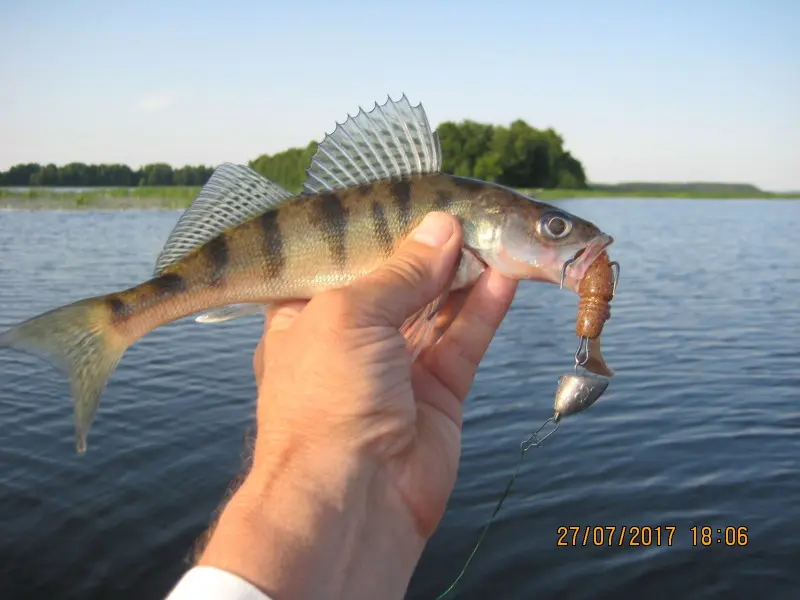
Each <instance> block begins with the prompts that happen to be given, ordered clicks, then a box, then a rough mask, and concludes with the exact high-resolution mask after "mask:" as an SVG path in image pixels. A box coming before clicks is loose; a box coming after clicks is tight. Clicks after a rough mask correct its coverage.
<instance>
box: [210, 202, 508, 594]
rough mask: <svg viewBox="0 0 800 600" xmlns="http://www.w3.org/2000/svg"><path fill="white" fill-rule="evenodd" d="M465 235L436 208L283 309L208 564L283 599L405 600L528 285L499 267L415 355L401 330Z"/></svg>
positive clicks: (275, 314) (441, 280) (263, 350)
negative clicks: (352, 270) (520, 285)
mask: <svg viewBox="0 0 800 600" xmlns="http://www.w3.org/2000/svg"><path fill="white" fill-rule="evenodd" d="M461 243H462V238H461V230H460V227H459V226H458V221H456V220H455V219H454V218H453V217H451V216H449V215H445V214H442V213H436V214H434V215H432V216H429V217H428V218H427V219H426V220H425V221H424V223H423V224H422V225H421V226H420V227H419V228H418V229H417V230H416V232H414V233H412V235H411V236H410V237H409V239H407V240H406V241H405V242H404V243H403V244H402V246H401V247H400V248H399V249H398V251H397V252H396V253H395V254H394V256H393V257H392V258H391V259H390V260H389V261H388V263H386V264H385V265H384V266H383V267H381V268H379V269H377V270H376V271H374V272H372V273H370V274H369V275H367V276H365V277H362V278H360V279H358V280H357V281H355V282H354V283H353V284H351V285H350V286H348V287H346V288H342V289H339V290H334V291H331V292H327V293H324V294H320V295H319V296H317V297H315V298H314V299H313V300H311V301H310V302H307V303H305V302H303V303H291V304H286V305H283V306H281V307H277V308H275V309H273V310H270V311H269V312H268V327H267V330H266V332H265V335H264V337H263V338H262V340H261V341H260V342H259V345H258V348H257V350H256V354H255V357H254V365H253V366H254V370H255V373H256V380H257V383H258V390H259V398H258V410H257V436H256V442H255V448H254V453H253V462H252V467H251V469H250V472H249V474H248V475H247V478H246V479H245V481H244V483H243V484H242V486H241V487H240V489H239V490H238V491H237V492H236V494H235V495H234V497H233V498H232V500H231V502H230V503H229V505H228V507H227V508H226V509H225V511H224V513H223V515H222V517H221V519H220V521H219V524H218V526H217V528H216V530H215V532H214V535H213V536H212V537H211V539H210V541H209V544H208V547H207V549H206V551H205V553H204V555H203V558H202V560H201V561H200V562H201V564H209V565H214V566H220V567H222V568H227V569H228V570H231V571H233V572H235V573H237V574H239V575H241V576H243V577H245V578H246V579H248V580H250V581H251V582H253V583H255V584H256V585H258V586H259V587H260V588H261V589H263V590H265V591H267V592H268V593H270V594H272V595H273V596H274V597H275V598H276V599H277V600H281V599H282V598H284V597H285V598H294V597H298V598H299V597H302V598H313V597H325V598H343V597H347V598H361V597H364V598H367V597H369V598H375V597H380V598H389V597H402V595H403V593H404V592H405V589H406V586H407V584H408V581H409V579H410V577H411V574H412V572H413V568H414V566H415V565H416V562H417V561H418V559H419V556H420V555H421V552H422V549H423V546H424V543H425V541H427V539H428V538H429V537H430V536H431V535H432V533H433V532H434V530H435V529H436V526H437V525H438V523H439V521H440V520H441V518H442V516H443V514H444V511H445V508H446V504H447V500H448V498H449V496H450V493H451V492H452V489H453V487H454V485H455V480H456V474H457V471H458V461H459V456H460V443H461V423H462V403H463V401H464V399H465V398H466V396H467V393H468V392H469V389H470V386H471V384H472V381H473V379H474V376H475V372H476V370H477V367H478V364H479V362H480V360H481V359H482V357H483V355H484V353H485V351H486V349H487V347H488V345H489V343H490V342H491V339H492V337H493V335H494V333H495V331H496V329H497V327H498V326H499V324H500V322H501V321H502V319H503V317H504V316H505V314H506V312H507V310H508V308H509V306H510V304H511V301H512V299H513V296H514V292H515V290H516V282H514V281H511V280H508V279H506V278H504V277H502V276H500V275H499V274H497V273H495V272H493V271H491V270H487V271H486V272H484V274H483V275H482V276H481V278H480V279H479V280H478V282H477V283H476V284H475V286H474V287H473V288H472V289H471V290H469V291H468V292H467V293H457V294H454V295H453V296H452V297H451V298H450V300H449V301H448V303H447V305H446V306H445V309H444V311H443V314H442V315H441V317H440V319H439V322H438V323H437V326H438V327H439V328H440V330H444V333H443V335H441V337H440V339H439V340H438V341H437V342H436V343H435V344H434V345H432V346H430V347H429V348H427V349H426V350H424V351H423V352H422V353H421V354H420V356H419V358H418V359H417V360H416V361H415V362H414V363H412V362H411V360H410V355H409V353H408V350H407V348H406V342H405V339H404V338H403V336H402V335H401V334H400V333H399V332H398V328H399V327H400V325H401V324H402V323H403V321H404V320H405V319H406V318H407V317H409V316H410V315H412V314H413V313H414V312H415V311H416V310H417V309H419V308H421V307H422V306H424V305H425V304H426V303H428V302H430V301H431V300H433V299H434V298H436V297H437V296H438V295H439V293H441V291H442V290H443V289H444V288H445V287H446V285H447V284H448V282H449V278H450V275H451V274H452V271H453V268H454V266H455V264H456V260H457V259H458V256H459V253H460V250H461ZM462 304H463V306H462ZM459 308H460V310H458V309H459ZM226 540H227V541H226ZM276 545H277V547H276ZM282 594H285V596H283V595H282Z"/></svg>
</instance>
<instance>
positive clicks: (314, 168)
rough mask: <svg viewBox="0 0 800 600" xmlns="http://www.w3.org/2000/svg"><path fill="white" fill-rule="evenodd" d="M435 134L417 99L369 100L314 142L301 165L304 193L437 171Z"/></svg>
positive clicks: (439, 154)
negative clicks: (369, 104)
mask: <svg viewBox="0 0 800 600" xmlns="http://www.w3.org/2000/svg"><path fill="white" fill-rule="evenodd" d="M441 169H442V149H441V144H440V142H439V136H438V135H437V134H436V132H435V131H432V130H431V126H430V124H429V123H428V117H427V115H426V114H425V109H424V108H423V107H422V104H417V105H416V106H411V103H410V102H409V101H408V98H406V96H405V94H404V95H403V96H402V97H401V98H400V99H399V100H392V99H391V97H389V98H387V99H386V102H384V103H383V104H378V103H377V102H376V103H375V106H374V107H373V108H372V110H370V111H369V112H367V111H365V110H363V109H361V108H359V110H358V114H357V115H356V116H355V117H351V116H350V115H348V116H347V119H346V120H345V122H344V123H342V124H339V123H337V124H336V129H334V131H333V133H330V134H328V135H326V136H325V139H324V140H322V142H321V143H320V144H319V146H318V147H317V151H316V153H315V154H314V156H313V158H312V159H311V165H310V166H309V167H308V169H307V170H306V180H305V181H304V182H303V193H304V194H318V193H321V192H326V191H331V190H335V189H339V188H344V187H350V186H356V185H362V184H365V183H370V182H372V181H379V180H381V179H391V178H394V177H407V176H409V175H413V174H427V173H438V172H439V171H441Z"/></svg>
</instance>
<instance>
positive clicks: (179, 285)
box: [145, 273, 187, 299]
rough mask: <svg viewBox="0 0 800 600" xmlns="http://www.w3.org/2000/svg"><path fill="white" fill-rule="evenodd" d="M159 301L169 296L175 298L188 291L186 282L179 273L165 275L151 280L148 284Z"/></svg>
mask: <svg viewBox="0 0 800 600" xmlns="http://www.w3.org/2000/svg"><path fill="white" fill-rule="evenodd" d="M145 285H149V286H150V287H151V288H152V290H153V294H154V295H155V296H156V298H157V299H162V298H164V297H167V296H174V295H175V294H179V293H181V292H185V291H186V290H187V285H186V280H185V279H184V278H183V277H181V276H180V275H178V274H177V273H165V274H164V275H159V276H158V277H156V278H155V279H151V280H150V281H149V282H147V284H145Z"/></svg>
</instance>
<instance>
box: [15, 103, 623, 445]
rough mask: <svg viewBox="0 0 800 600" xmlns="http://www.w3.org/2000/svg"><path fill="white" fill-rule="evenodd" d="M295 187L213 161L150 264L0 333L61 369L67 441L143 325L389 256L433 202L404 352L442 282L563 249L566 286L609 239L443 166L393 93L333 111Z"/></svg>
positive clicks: (316, 286)
mask: <svg viewBox="0 0 800 600" xmlns="http://www.w3.org/2000/svg"><path fill="white" fill-rule="evenodd" d="M343 182H350V183H349V184H345V183H343ZM303 190H304V191H303V193H301V194H299V195H293V194H291V193H289V192H288V191H286V190H284V189H283V188H282V187H281V186H279V185H278V184H276V183H274V182H272V181H269V180H268V179H266V178H265V177H263V176H262V175H261V174H259V173H257V172H255V171H253V170H252V169H250V168H249V167H246V166H243V165H233V164H223V165H221V166H220V167H218V168H217V169H216V170H215V171H214V173H213V174H212V176H211V178H210V179H209V181H208V182H207V183H206V185H205V186H204V187H203V189H202V190H201V192H200V194H199V195H198V197H197V199H196V200H195V201H194V202H193V203H192V205H191V206H190V207H189V208H188V209H187V210H186V211H185V212H184V213H183V215H181V217H180V219H179V220H178V222H177V223H176V226H175V228H174V229H173V231H172V233H171V234H170V236H169V238H168V239H167V241H166V243H165V245H164V248H163V250H162V252H161V253H160V254H159V256H158V258H157V260H156V267H155V270H154V276H153V278H151V279H149V280H148V281H145V282H142V283H139V284H138V285H135V286H133V287H131V288H128V289H126V290H121V291H117V292H112V293H110V294H107V295H104V296H99V297H95V298H87V299H83V300H79V301H77V302H73V303H71V304H67V305H65V306H62V307H59V308H55V309H53V310H51V311H48V312H47V313H44V314H42V315H38V316H35V317H33V318H31V319H28V320H27V321H24V322H23V323H20V324H19V325H17V326H16V327H14V328H12V329H10V330H9V331H6V332H4V333H3V334H0V347H4V346H5V347H10V348H14V349H17V350H21V351H25V352H29V353H32V354H34V355H37V356H39V357H41V358H44V359H46V360H48V361H50V362H52V363H53V364H55V365H56V366H58V367H59V368H60V369H61V370H62V371H63V372H65V373H66V375H67V376H68V377H69V380H70V385H71V393H72V397H73V407H74V418H75V436H76V447H77V449H78V451H79V452H84V451H85V450H86V443H87V435H88V432H89V429H90V427H91V425H92V421H93V419H94V414H95V412H96V410H97V406H98V404H99V402H100V397H101V395H102V392H103V390H104V389H105V386H106V382H107V380H108V378H109V377H110V376H111V375H112V373H113V372H114V369H115V368H116V365H117V364H118V362H119V360H120V359H121V358H122V356H123V354H124V352H125V351H126V349H127V348H128V347H130V345H132V344H133V343H134V342H136V341H137V340H138V339H140V338H141V337H142V336H144V335H146V334H147V333H148V332H150V331H153V330H154V329H156V328H158V327H161V326H162V325H165V324H167V323H170V322H172V321H175V320H177V319H181V318H183V317H186V316H189V315H193V314H197V313H203V314H202V315H201V316H200V317H198V319H197V320H198V321H199V322H205V323H209V322H220V321H225V320H229V319H232V318H236V317H240V316H243V315H246V314H252V313H253V312H256V311H258V310H261V309H262V308H263V307H264V306H266V305H269V304H273V303H277V302H282V301H285V300H289V299H310V298H312V297H314V296H315V295H317V294H319V293H322V292H325V291H327V290H331V289H335V288H339V287H342V286H346V285H348V284H350V283H352V282H353V281H354V280H356V279H357V278H359V277H361V276H363V275H365V274H367V273H369V272H371V271H373V270H375V269H377V268H379V267H380V266H381V265H382V264H383V263H385V262H386V261H387V260H389V258H390V257H391V255H392V253H393V252H394V251H395V250H396V249H397V247H398V246H399V244H400V243H401V242H402V241H403V240H404V239H405V237H406V236H407V235H408V234H409V232H410V231H411V230H412V229H413V228H414V227H415V226H416V225H417V224H418V223H419V222H420V221H421V220H422V219H423V218H424V217H425V215H427V214H428V213H430V212H432V211H436V210H438V211H444V212H447V213H450V214H452V215H454V216H455V217H457V218H458V220H459V222H460V224H461V226H462V231H463V249H462V254H461V260H460V261H459V265H458V268H457V270H456V272H455V273H454V277H453V280H452V284H451V286H450V288H449V289H447V290H444V291H443V292H442V294H441V295H440V296H439V297H438V298H436V299H434V300H433V301H432V302H430V303H429V304H428V305H427V306H425V307H422V308H420V310H419V311H417V313H415V314H414V315H412V316H411V317H409V319H408V320H407V321H406V323H404V324H403V326H402V327H401V329H400V331H401V333H402V334H403V335H404V336H405V337H406V339H407V342H408V347H409V351H410V353H411V356H412V358H416V357H417V356H418V354H419V352H420V351H421V350H422V349H423V348H424V347H425V345H426V344H428V343H430V342H431V340H432V339H433V334H434V329H433V328H434V322H435V319H434V317H435V316H436V314H437V313H438V311H439V310H440V309H441V307H442V306H443V305H444V302H445V300H446V299H447V297H448V294H449V292H450V291H451V290H454V289H461V288H465V287H469V286H471V285H472V284H474V283H475V281H476V280H477V279H478V277H479V276H480V275H481V273H482V272H483V271H484V270H485V269H486V268H491V269H494V270H497V271H499V272H500V273H502V274H503V275H505V276H506V277H509V278H513V279H518V280H530V281H541V282H549V283H554V284H558V283H560V282H561V271H562V266H563V265H564V264H565V263H566V262H567V261H570V262H571V265H570V269H569V276H568V277H567V280H566V282H565V287H566V288H567V289H569V290H571V291H573V292H574V293H577V289H578V284H579V282H580V280H581V278H582V276H583V274H584V273H585V272H586V269H587V268H588V267H589V266H590V265H591V264H592V261H593V260H594V259H595V258H596V257H597V256H598V255H599V254H600V253H601V252H603V250H604V249H605V247H606V246H608V245H609V244H610V243H611V242H612V239H611V238H610V237H609V236H608V235H606V234H604V233H603V232H602V231H601V230H600V229H598V228H597V226H596V225H594V224H593V223H590V222H589V221H586V220H583V219H580V218H579V217H577V216H575V215H572V214H570V213H568V212H566V211H563V210H560V209H557V208H555V207H553V206H551V205H548V204H546V203H543V202H538V201H536V200H533V199H532V198H530V197H528V196H526V195H524V194H521V193H520V192H518V191H516V190H513V189H509V188H506V187H503V186H500V185H497V184H494V183H490V182H485V181H479V180H475V179H471V178H466V177H457V176H454V175H450V174H446V173H442V172H441V148H440V145H439V140H438V136H437V135H436V133H435V132H434V131H432V130H431V128H430V126H429V124H428V120H427V116H426V115H425V112H424V110H423V109H422V106H421V105H417V106H415V107H412V106H411V105H410V103H409V102H408V100H407V98H406V97H405V96H403V97H402V98H401V99H400V100H398V101H392V100H391V99H387V101H386V103H384V104H383V105H378V104H376V105H375V107H374V108H373V109H372V111H370V112H368V113H367V112H363V111H359V113H358V114H357V115H356V116H355V117H348V119H347V120H346V121H345V122H344V123H343V124H341V125H337V127H336V130H335V131H334V132H333V133H332V134H329V135H327V136H326V137H325V139H324V140H323V141H322V142H321V143H320V145H319V147H318V149H317V153H316V154H315V155H314V158H313V159H312V161H311V164H310V166H309V169H308V170H307V179H306V182H305V183H304V185H303ZM596 343H597V347H598V349H599V338H598V339H597V340H596ZM600 362H601V363H602V360H601V361H600Z"/></svg>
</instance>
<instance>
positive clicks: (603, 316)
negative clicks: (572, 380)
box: [575, 251, 614, 376]
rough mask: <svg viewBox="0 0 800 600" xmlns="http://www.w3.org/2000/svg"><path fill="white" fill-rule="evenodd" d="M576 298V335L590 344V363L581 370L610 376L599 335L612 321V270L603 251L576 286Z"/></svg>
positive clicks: (611, 372)
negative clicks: (609, 320) (606, 323)
mask: <svg viewBox="0 0 800 600" xmlns="http://www.w3.org/2000/svg"><path fill="white" fill-rule="evenodd" d="M578 295H579V296H580V301H579V302H578V317H577V319H576V321H575V335H577V336H578V337H581V338H583V337H585V338H587V339H588V340H589V342H588V350H589V360H588V361H587V363H586V364H585V365H584V367H585V368H586V369H587V370H589V371H591V372H592V373H597V374H598V375H607V376H611V375H613V374H614V371H612V370H611V368H610V367H609V366H608V365H606V363H605V360H603V355H602V352H601V351H600V334H601V333H602V331H603V325H605V322H606V321H608V319H610V318H611V307H610V306H609V302H611V299H612V298H613V297H614V269H613V268H612V265H611V262H610V261H609V260H608V254H607V253H606V252H605V251H604V252H603V253H602V254H600V255H599V256H598V257H597V258H596V259H595V260H594V261H593V262H592V264H591V265H590V266H589V268H588V269H587V271H586V274H585V275H584V276H583V279H581V283H580V285H579V286H578Z"/></svg>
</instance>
